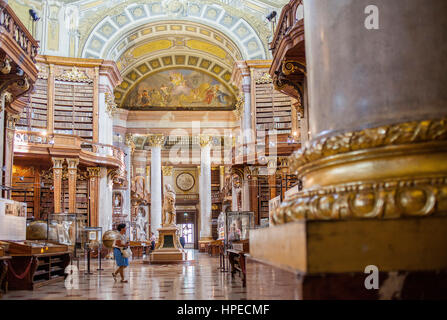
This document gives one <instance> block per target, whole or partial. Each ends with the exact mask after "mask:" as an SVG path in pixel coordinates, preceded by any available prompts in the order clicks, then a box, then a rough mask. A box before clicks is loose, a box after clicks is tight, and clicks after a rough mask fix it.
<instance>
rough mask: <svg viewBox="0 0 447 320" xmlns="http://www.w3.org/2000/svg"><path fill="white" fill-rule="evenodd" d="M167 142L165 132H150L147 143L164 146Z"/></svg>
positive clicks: (152, 145)
mask: <svg viewBox="0 0 447 320" xmlns="http://www.w3.org/2000/svg"><path fill="white" fill-rule="evenodd" d="M164 142H165V136H164V135H163V134H148V135H147V143H148V144H149V146H151V147H162V146H163V144H164Z"/></svg>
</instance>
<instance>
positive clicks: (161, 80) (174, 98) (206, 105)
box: [121, 67, 236, 111]
mask: <svg viewBox="0 0 447 320" xmlns="http://www.w3.org/2000/svg"><path fill="white" fill-rule="evenodd" d="M235 101H236V98H235V94H234V92H233V91H232V89H231V88H230V87H229V86H227V85H226V84H224V83H223V82H222V81H219V80H218V79H217V77H213V76H211V75H210V74H208V73H205V72H204V71H201V70H197V69H194V68H187V67H184V68H172V69H169V68H168V69H162V70H160V71H155V72H152V73H151V74H149V75H148V76H146V77H144V78H143V79H141V80H140V81H138V82H137V83H136V84H135V85H134V86H133V87H132V88H131V89H130V90H129V91H128V93H127V95H126V97H125V98H124V99H123V103H122V105H121V106H122V107H123V108H126V109H130V110H192V111H200V110H232V109H233V108H234V107H233V106H234V104H235Z"/></svg>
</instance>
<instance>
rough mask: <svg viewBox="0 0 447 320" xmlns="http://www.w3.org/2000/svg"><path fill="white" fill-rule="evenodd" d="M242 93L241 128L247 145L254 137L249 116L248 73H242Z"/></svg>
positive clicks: (249, 81) (249, 80)
mask: <svg viewBox="0 0 447 320" xmlns="http://www.w3.org/2000/svg"><path fill="white" fill-rule="evenodd" d="M242 91H243V93H244V112H243V125H242V128H243V130H244V143H246V144H248V143H252V142H253V136H254V132H253V126H252V114H251V76H250V72H249V71H247V72H244V73H243V79H242Z"/></svg>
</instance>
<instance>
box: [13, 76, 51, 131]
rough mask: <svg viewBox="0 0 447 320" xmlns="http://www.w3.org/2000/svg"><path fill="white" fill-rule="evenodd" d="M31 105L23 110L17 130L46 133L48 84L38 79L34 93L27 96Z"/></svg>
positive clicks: (44, 80)
mask: <svg viewBox="0 0 447 320" xmlns="http://www.w3.org/2000/svg"><path fill="white" fill-rule="evenodd" d="M27 98H28V101H29V104H27V106H26V107H25V108H24V109H23V112H22V113H21V115H20V119H19V121H18V122H17V125H16V129H17V130H24V131H40V132H41V131H45V130H47V125H48V123H47V120H48V82H47V80H46V79H40V78H39V79H37V81H36V82H35V84H34V91H33V93H32V94H30V95H27Z"/></svg>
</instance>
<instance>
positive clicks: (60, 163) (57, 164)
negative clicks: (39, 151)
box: [51, 158, 65, 169]
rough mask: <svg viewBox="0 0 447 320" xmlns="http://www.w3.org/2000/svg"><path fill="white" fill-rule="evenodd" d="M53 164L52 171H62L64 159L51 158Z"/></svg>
mask: <svg viewBox="0 0 447 320" xmlns="http://www.w3.org/2000/svg"><path fill="white" fill-rule="evenodd" d="M51 161H52V162H53V169H62V167H63V164H64V161H65V159H64V158H51Z"/></svg>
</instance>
